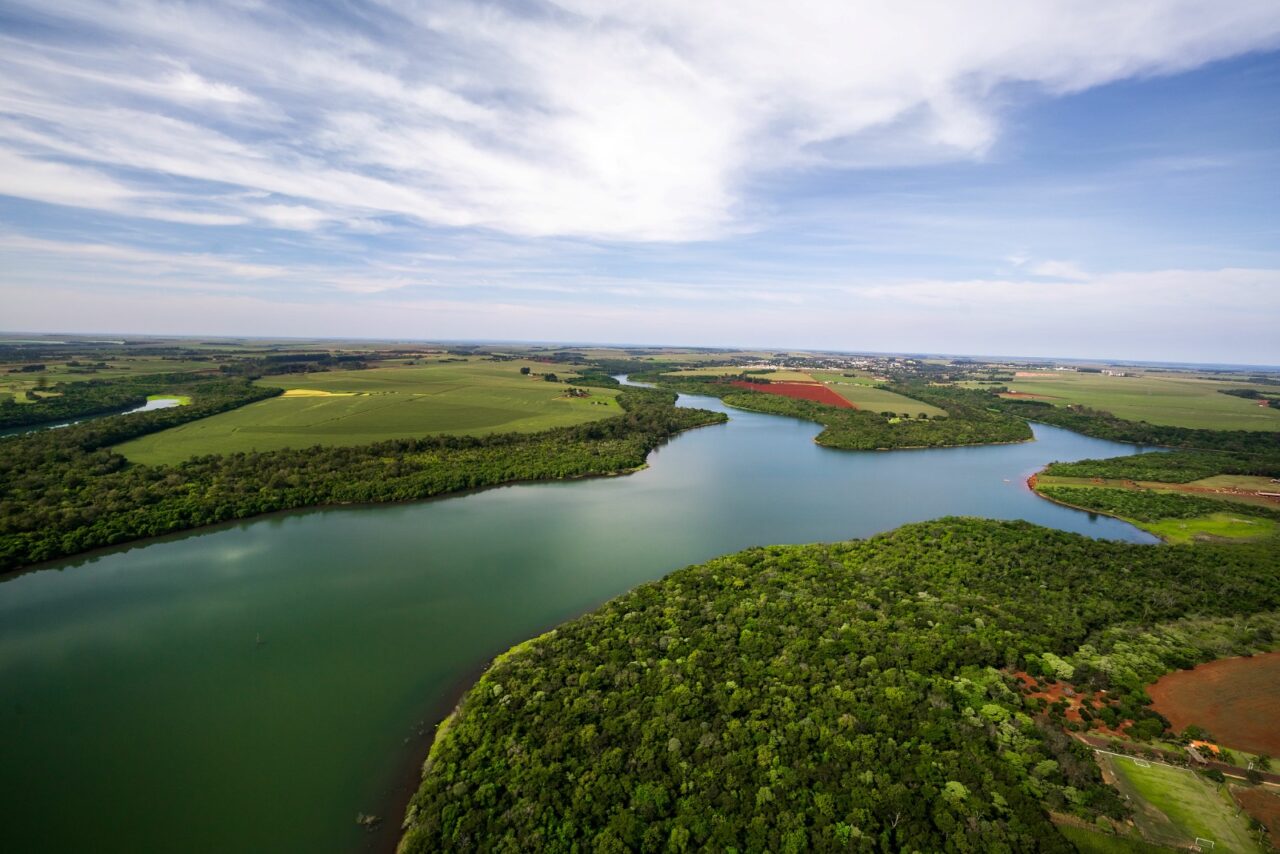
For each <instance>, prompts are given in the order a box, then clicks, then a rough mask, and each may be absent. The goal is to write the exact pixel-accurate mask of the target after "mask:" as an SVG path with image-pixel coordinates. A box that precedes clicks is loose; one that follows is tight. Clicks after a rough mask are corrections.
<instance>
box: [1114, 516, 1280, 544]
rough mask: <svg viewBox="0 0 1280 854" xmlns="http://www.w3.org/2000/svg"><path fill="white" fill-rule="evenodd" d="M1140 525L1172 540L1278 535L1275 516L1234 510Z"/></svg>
mask: <svg viewBox="0 0 1280 854" xmlns="http://www.w3.org/2000/svg"><path fill="white" fill-rule="evenodd" d="M1134 524H1135V525H1137V526H1138V527H1140V528H1145V529H1146V530H1148V531H1150V532H1151V533H1153V534H1155V535H1156V536H1157V537H1160V538H1161V539H1162V540H1164V541H1165V542H1169V543H1190V542H1194V541H1195V540H1203V539H1210V538H1211V539H1219V540H1260V539H1264V538H1266V537H1272V536H1275V534H1276V531H1277V525H1276V522H1275V520H1273V519H1259V518H1257V517H1255V516H1238V515H1236V514H1235V513H1211V514H1209V515H1208V516H1196V517H1193V518H1191V519H1161V520H1159V521H1157V522H1134Z"/></svg>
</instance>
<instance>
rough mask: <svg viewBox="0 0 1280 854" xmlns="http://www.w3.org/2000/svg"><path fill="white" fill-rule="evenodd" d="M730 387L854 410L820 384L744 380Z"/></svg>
mask: <svg viewBox="0 0 1280 854" xmlns="http://www.w3.org/2000/svg"><path fill="white" fill-rule="evenodd" d="M730 385H732V386H734V387H735V388H741V389H745V390H747V391H756V392H760V393H762V394H776V395H779V396H780V397H793V398H796V399H797V400H811V401H813V402H814V403H821V404H824V405H826V406H834V407H836V408H837V409H853V404H852V403H850V402H849V401H847V400H845V399H844V398H843V397H841V396H840V395H838V394H836V393H835V392H834V391H832V390H831V389H829V388H827V387H826V386H824V385H820V384H819V383H788V382H772V383H749V382H744V381H742V380H734V381H733V382H732V383H730Z"/></svg>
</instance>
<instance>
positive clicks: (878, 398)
mask: <svg viewBox="0 0 1280 854" xmlns="http://www.w3.org/2000/svg"><path fill="white" fill-rule="evenodd" d="M743 370H744V368H743V367H742V366H735V367H722V368H690V369H688V370H683V371H674V372H673V374H675V375H676V376H686V377H720V376H732V375H736V374H740V373H742V371H743ZM849 373H854V372H852V371H850V372H849ZM759 376H761V377H763V378H764V379H767V380H769V381H770V382H771V383H815V384H818V385H819V386H821V387H823V388H826V389H829V390H830V391H833V392H835V394H836V395H838V396H839V397H840V398H843V399H844V400H846V401H848V402H849V403H851V404H852V405H853V406H854V407H855V408H857V409H865V410H868V411H870V412H892V413H893V414H894V415H902V416H905V417H908V418H916V417H917V416H919V415H920V414H921V413H923V414H925V415H928V416H929V417H930V418H945V417H946V414H947V413H946V412H944V411H943V410H941V409H939V408H938V407H936V406H930V405H929V404H927V403H921V402H920V401H918V400H913V399H911V398H909V397H904V396H903V395H900V394H898V393H896V392H892V391H885V390H884V389H880V388H876V387H875V386H876V380H874V379H872V378H871V376H870V375H869V374H867V373H865V372H862V373H858V374H855V375H854V376H846V375H845V374H844V373H842V372H840V371H814V372H812V373H809V372H806V371H791V370H776V371H770V372H768V373H762V374H760V375H759ZM756 390H757V391H764V390H765V389H764V388H763V387H761V388H757V389H756ZM777 393H779V394H782V393H783V392H777ZM788 396H801V395H788ZM820 398H821V399H819V396H815V397H811V398H808V399H810V400H818V402H820V403H822V402H827V401H828V400H829V399H830V398H829V397H828V396H827V395H821V396H820ZM833 405H839V404H833Z"/></svg>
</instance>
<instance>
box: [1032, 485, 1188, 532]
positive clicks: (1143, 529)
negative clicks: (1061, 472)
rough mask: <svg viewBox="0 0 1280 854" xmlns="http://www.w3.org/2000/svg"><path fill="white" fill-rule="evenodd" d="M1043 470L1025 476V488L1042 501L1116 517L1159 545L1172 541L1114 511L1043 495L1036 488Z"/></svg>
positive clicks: (1110, 517) (1111, 517)
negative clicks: (1153, 538)
mask: <svg viewBox="0 0 1280 854" xmlns="http://www.w3.org/2000/svg"><path fill="white" fill-rule="evenodd" d="M1043 471H1044V469H1041V470H1040V471H1038V472H1036V473H1035V474H1033V475H1031V477H1029V478H1027V488H1029V489H1030V490H1031V491H1032V493H1034V494H1035V496H1036V498H1039V499H1041V500H1042V501H1048V502H1049V503H1050V504H1057V505H1058V506H1059V507H1069V508H1071V509H1072V510H1079V511H1080V512H1081V513H1091V514H1093V515H1095V516H1106V517H1107V518H1108V519H1118V520H1119V521H1121V522H1124V523H1125V524H1128V525H1132V526H1133V527H1135V528H1137V529H1138V530H1139V531H1143V532H1144V533H1147V534H1150V535H1151V536H1153V537H1155V538H1156V539H1157V540H1159V541H1160V545H1162V546H1168V545H1172V543H1170V542H1169V541H1168V540H1166V539H1165V538H1164V537H1162V536H1160V535H1159V534H1157V533H1156V532H1155V531H1148V530H1147V529H1146V528H1144V527H1142V525H1140V524H1138V522H1137V521H1135V520H1133V519H1126V518H1125V517H1124V516H1117V515H1115V514H1114V513H1104V512H1102V511H1101V510H1095V509H1093V508H1092V507H1081V506H1080V505H1078V504H1072V503H1070V502H1068V501H1061V500H1059V499H1057V498H1051V497H1049V496H1048V495H1045V494H1044V493H1043V492H1041V491H1040V490H1038V489H1036V482H1037V478H1039V476H1040V474H1041V473H1042V472H1043Z"/></svg>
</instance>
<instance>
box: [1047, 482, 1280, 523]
mask: <svg viewBox="0 0 1280 854" xmlns="http://www.w3.org/2000/svg"><path fill="white" fill-rule="evenodd" d="M1036 492H1038V493H1040V494H1041V495H1043V496H1045V497H1046V498H1052V499H1053V500H1055V501H1060V502H1062V503H1063V504H1070V505H1072V506H1075V507H1081V508H1084V509H1086V510H1094V511H1096V512H1098V513H1106V514H1107V515H1109V516H1123V517H1124V518H1126V519H1136V520H1138V521H1139V522H1157V521H1159V520H1161V519H1192V518H1195V517H1196V516H1207V515H1209V514H1210V513H1222V512H1230V513H1235V514H1238V515H1241V516H1257V517H1259V518H1263V519H1280V510H1275V509H1272V508H1270V507H1260V506H1258V505H1254V504H1243V503H1241V502H1238V501H1220V500H1217V499H1214V498H1202V497H1201V496H1199V495H1182V494H1179V493H1173V492H1156V491H1155V490H1152V489H1115V488H1107V487H1093V486H1054V485H1051V484H1036Z"/></svg>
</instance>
